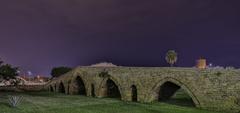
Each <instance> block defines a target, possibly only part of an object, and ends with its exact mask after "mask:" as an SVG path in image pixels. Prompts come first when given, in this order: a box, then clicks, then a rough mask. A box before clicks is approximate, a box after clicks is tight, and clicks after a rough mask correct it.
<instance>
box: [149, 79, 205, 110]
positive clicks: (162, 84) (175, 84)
mask: <svg viewBox="0 0 240 113" xmlns="http://www.w3.org/2000/svg"><path fill="white" fill-rule="evenodd" d="M167 88H170V89H167ZM180 88H182V89H183V90H184V91H185V92H186V93H187V94H188V95H189V96H190V97H191V99H192V101H193V103H194V104H195V106H196V107H200V102H199V100H198V99H197V97H196V96H195V94H194V93H193V92H192V90H191V89H190V88H189V87H188V86H187V85H185V84H184V83H183V82H180V81H179V80H177V79H174V78H169V77H168V78H164V79H162V80H160V81H159V82H158V83H157V84H156V85H155V86H154V88H153V90H152V91H151V92H150V95H151V99H152V100H153V101H159V100H161V99H164V98H165V99H167V98H170V97H171V96H172V95H173V94H174V93H175V92H176V91H177V90H178V89H180ZM164 90H165V91H166V90H168V92H164ZM161 96H162V97H161Z"/></svg>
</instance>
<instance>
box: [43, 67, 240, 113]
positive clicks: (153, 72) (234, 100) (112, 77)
mask: <svg viewBox="0 0 240 113" xmlns="http://www.w3.org/2000/svg"><path fill="white" fill-rule="evenodd" d="M46 88H48V90H49V91H52V92H61V93H66V94H79V95H86V96H92V97H99V98H101V97H116V98H119V99H121V100H123V101H135V102H142V103H149V102H154V101H156V102H157V101H161V100H166V99H169V98H170V97H171V96H172V95H174V93H175V92H176V91H177V90H178V89H180V88H181V89H183V90H184V91H185V92H187V94H188V95H189V96H190V97H191V98H192V101H193V102H194V104H195V106H196V107H197V108H200V109H207V110H215V111H227V112H235V113H240V70H237V69H204V70H199V69H196V68H168V67H166V68H163V67H162V68H161V67H77V68H75V69H74V70H73V71H71V72H69V73H67V74H65V75H62V76H61V77H59V78H57V79H54V80H52V81H51V82H50V83H49V84H48V85H46Z"/></svg>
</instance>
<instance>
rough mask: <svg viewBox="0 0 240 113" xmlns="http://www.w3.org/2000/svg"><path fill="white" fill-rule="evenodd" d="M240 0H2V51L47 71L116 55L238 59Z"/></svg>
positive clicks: (26, 66)
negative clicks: (170, 52)
mask: <svg viewBox="0 0 240 113" xmlns="http://www.w3.org/2000/svg"><path fill="white" fill-rule="evenodd" d="M239 4H240V1H239V0H1V1H0V58H1V59H2V60H4V61H5V62H6V63H10V64H13V65H15V66H19V67H20V68H21V69H22V71H23V72H24V71H27V70H30V71H32V72H33V74H42V75H49V73H50V70H51V68H52V67H54V66H71V67H75V66H78V65H90V64H94V63H98V62H103V61H107V62H112V63H114V64H116V65H122V66H168V65H167V63H166V62H165V58H164V57H165V53H166V52H167V50H168V49H175V50H176V51H177V52H178V54H179V60H178V63H177V66H187V67H192V66H194V65H195V61H196V59H198V58H200V57H204V58H206V59H207V60H208V62H211V63H213V64H214V65H220V66H235V67H240V60H239V58H240V7H239Z"/></svg>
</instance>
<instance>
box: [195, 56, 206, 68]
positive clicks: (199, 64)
mask: <svg viewBox="0 0 240 113" xmlns="http://www.w3.org/2000/svg"><path fill="white" fill-rule="evenodd" d="M196 67H197V68H198V69H206V68H207V60H206V59H203V58H200V59H198V60H197V62H196Z"/></svg>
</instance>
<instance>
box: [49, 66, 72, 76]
mask: <svg viewBox="0 0 240 113" xmlns="http://www.w3.org/2000/svg"><path fill="white" fill-rule="evenodd" d="M71 70H72V68H69V67H55V68H53V69H52V71H51V75H52V77H59V76H61V75H63V74H65V73H67V72H69V71H71Z"/></svg>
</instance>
